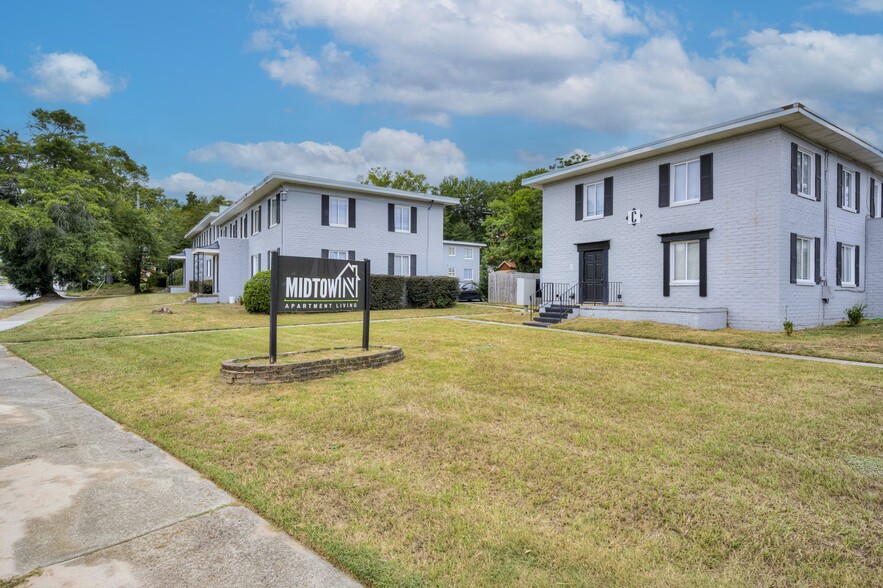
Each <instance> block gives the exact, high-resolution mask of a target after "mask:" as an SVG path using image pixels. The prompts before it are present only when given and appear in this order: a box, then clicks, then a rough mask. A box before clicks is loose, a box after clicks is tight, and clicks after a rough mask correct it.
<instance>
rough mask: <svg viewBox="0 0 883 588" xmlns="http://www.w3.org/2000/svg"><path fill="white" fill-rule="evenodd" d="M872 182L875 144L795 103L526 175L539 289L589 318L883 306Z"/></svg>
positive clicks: (719, 316) (750, 316)
mask: <svg viewBox="0 0 883 588" xmlns="http://www.w3.org/2000/svg"><path fill="white" fill-rule="evenodd" d="M881 182H883V152H881V151H880V150H879V149H877V148H875V147H873V146H871V145H869V144H868V143H866V142H865V141H863V140H862V139H860V138H858V137H856V136H854V135H852V134H850V133H848V132H846V131H844V130H842V129H840V128H838V127H837V126H835V125H833V124H831V123H830V122H828V121H826V120H824V119H823V118H821V117H819V116H818V115H816V114H815V113H813V112H811V111H810V110H808V109H807V108H806V107H804V106H803V105H801V104H793V105H790V106H786V107H783V108H779V109H775V110H771V111H768V112H764V113H760V114H757V115H753V116H749V117H746V118H743V119H739V120H736V121H731V122H727V123H724V124H720V125H716V126H713V127H709V128H706V129H701V130H698V131H694V132H690V133H685V134H683V135H679V136H677V137H673V138H670V139H666V140H663V141H659V142H656V143H652V144H649V145H645V146H643V147H638V148H635V149H631V150H628V151H625V152H621V153H616V154H613V155H609V156H606V157H602V158H599V159H594V160H592V161H589V162H586V163H582V164H578V165H574V166H571V167H567V168H564V169H560V170H555V171H552V172H549V173H546V174H543V175H539V176H534V177H532V178H527V179H526V180H524V184H525V185H529V186H534V187H537V188H541V189H542V190H543V282H544V283H547V284H558V285H559V286H556V287H555V288H554V290H550V289H548V288H547V292H553V291H554V292H555V293H556V294H557V293H560V292H567V293H568V294H567V295H568V296H570V295H571V294H574V295H575V298H574V300H575V301H576V302H582V303H586V304H585V305H584V306H583V307H582V309H581V311H580V312H581V314H583V315H585V316H600V317H608V318H623V319H643V320H657V321H662V322H672V323H679V324H685V325H689V326H694V327H699V328H721V327H723V326H725V325H727V324H729V325H730V326H731V327H734V328H740V329H753V330H780V329H782V324H783V322H784V321H785V320H790V321H792V322H793V323H794V325H795V327H797V328H805V327H812V326H818V325H823V324H832V323H835V322H838V321H840V320H842V319H843V317H844V311H845V309H846V308H848V307H849V306H851V305H853V304H855V303H867V304H868V305H869V310H870V311H871V312H873V313H874V314H876V315H877V316H880V315H881V314H883V243H881V241H883V219H881V218H880V217H881V216H883V203H881V201H880V199H881V195H880V191H881ZM633 209H634V212H632V211H633ZM633 221H638V222H636V223H634V222H633ZM547 298H549V296H547ZM545 302H547V303H548V302H550V301H549V300H546V301H545Z"/></svg>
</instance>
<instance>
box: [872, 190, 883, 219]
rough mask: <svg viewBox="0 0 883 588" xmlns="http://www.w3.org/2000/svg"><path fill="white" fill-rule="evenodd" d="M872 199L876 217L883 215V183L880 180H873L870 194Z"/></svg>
mask: <svg viewBox="0 0 883 588" xmlns="http://www.w3.org/2000/svg"><path fill="white" fill-rule="evenodd" d="M871 198H873V199H874V214H875V215H877V217H883V185H881V184H880V182H874V193H873V194H871Z"/></svg>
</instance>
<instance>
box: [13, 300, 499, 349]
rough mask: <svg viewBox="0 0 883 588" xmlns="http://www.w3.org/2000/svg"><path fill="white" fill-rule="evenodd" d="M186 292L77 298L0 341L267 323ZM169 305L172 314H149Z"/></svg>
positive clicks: (321, 319)
mask: <svg viewBox="0 0 883 588" xmlns="http://www.w3.org/2000/svg"><path fill="white" fill-rule="evenodd" d="M188 297H189V294H142V295H138V296H126V297H120V298H105V299H97V300H83V301H75V302H72V303H70V304H67V305H65V306H62V307H61V308H59V309H58V310H56V311H54V312H52V313H51V314H49V315H47V316H45V317H42V318H40V319H37V320H35V321H33V322H30V323H28V324H26V325H22V326H21V327H18V328H17V329H13V330H11V331H5V332H3V333H0V342H13V341H36V340H42V339H83V338H90V337H119V336H123V335H142V334H147V333H174V332H178V331H202V330H216V329H232V328H241V327H246V328H248V327H252V328H254V327H267V325H268V324H269V320H270V319H269V316H268V315H265V314H250V313H248V312H246V311H245V308H244V307H242V306H240V305H238V304H184V303H183V302H184V300H185V299H187V298H188ZM161 306H168V307H169V308H170V309H171V310H172V312H173V313H174V314H171V315H166V314H153V313H152V312H151V311H152V310H154V309H157V308H160V307H161ZM492 310H493V309H489V308H488V307H487V306H486V305H483V304H478V305H476V304H457V306H456V307H454V308H438V309H403V310H376V311H372V312H371V319H372V321H373V320H382V319H389V318H418V317H425V316H447V315H465V314H472V313H488V312H491V311H492ZM360 320H362V313H361V311H359V312H340V313H328V314H280V315H279V325H280V326H285V325H302V324H313V323H337V322H347V321H360Z"/></svg>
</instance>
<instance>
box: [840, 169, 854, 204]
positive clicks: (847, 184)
mask: <svg viewBox="0 0 883 588" xmlns="http://www.w3.org/2000/svg"><path fill="white" fill-rule="evenodd" d="M841 181H842V182H843V208H845V209H846V210H855V188H854V186H855V176H854V174H853V172H851V171H846V170H843V178H842V180H841Z"/></svg>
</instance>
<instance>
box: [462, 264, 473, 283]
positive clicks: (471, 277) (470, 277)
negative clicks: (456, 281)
mask: <svg viewBox="0 0 883 588" xmlns="http://www.w3.org/2000/svg"><path fill="white" fill-rule="evenodd" d="M466 272H469V277H466ZM474 276H475V272H474V271H473V270H472V268H471V267H464V268H463V279H464V280H474V279H475V277H474Z"/></svg>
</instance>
